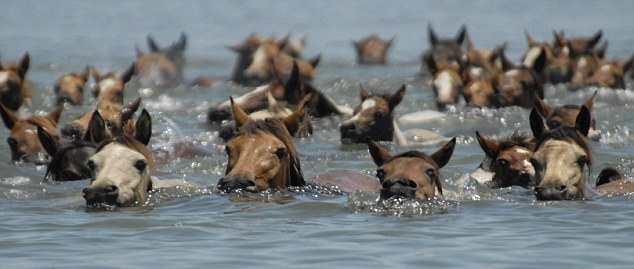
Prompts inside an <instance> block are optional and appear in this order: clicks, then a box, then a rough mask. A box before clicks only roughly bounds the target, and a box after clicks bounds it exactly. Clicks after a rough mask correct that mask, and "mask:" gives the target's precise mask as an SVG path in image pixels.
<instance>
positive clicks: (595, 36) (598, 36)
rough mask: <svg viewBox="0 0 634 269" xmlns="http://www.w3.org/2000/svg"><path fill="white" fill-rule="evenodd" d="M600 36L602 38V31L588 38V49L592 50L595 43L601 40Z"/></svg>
mask: <svg viewBox="0 0 634 269" xmlns="http://www.w3.org/2000/svg"><path fill="white" fill-rule="evenodd" d="M601 36H603V30H599V31H597V33H596V34H594V36H592V37H591V38H590V44H589V47H590V48H592V47H594V46H595V45H596V44H597V43H599V40H601Z"/></svg>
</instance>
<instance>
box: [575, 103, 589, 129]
mask: <svg viewBox="0 0 634 269" xmlns="http://www.w3.org/2000/svg"><path fill="white" fill-rule="evenodd" d="M591 125H592V116H591V115H590V110H588V108H587V107H586V106H581V110H580V111H579V114H578V115H577V119H576V120H575V129H577V131H579V132H580V133H581V134H583V135H584V136H588V131H590V126H591Z"/></svg>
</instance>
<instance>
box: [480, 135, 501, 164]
mask: <svg viewBox="0 0 634 269" xmlns="http://www.w3.org/2000/svg"><path fill="white" fill-rule="evenodd" d="M476 139H477V140H478V144H480V147H481V148H482V150H483V151H484V154H485V155H486V156H487V157H489V158H494V157H495V155H496V153H497V152H498V151H500V142H498V141H495V140H491V139H488V138H486V137H484V136H482V135H481V134H480V132H478V131H476Z"/></svg>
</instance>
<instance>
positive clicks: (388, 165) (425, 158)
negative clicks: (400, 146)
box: [367, 138, 456, 200]
mask: <svg viewBox="0 0 634 269" xmlns="http://www.w3.org/2000/svg"><path fill="white" fill-rule="evenodd" d="M367 144H368V149H369V151H370V155H372V159H373V160H374V163H375V164H376V165H377V166H378V167H379V168H378V169H377V170H376V177H377V178H379V181H380V184H381V187H380V188H381V189H380V193H381V199H389V198H391V197H403V198H410V199H419V200H429V199H434V198H435V197H436V193H437V194H439V195H442V185H441V183H440V171H439V170H440V168H442V167H444V166H445V165H446V164H447V163H448V162H449V159H450V158H451V155H452V154H453V151H454V148H455V146H456V138H453V139H451V140H450V141H449V142H447V144H445V145H444V146H443V147H442V148H440V149H439V150H437V151H436V152H434V153H433V154H431V155H427V154H425V153H423V152H420V151H416V150H411V151H407V152H403V153H400V154H398V155H394V156H392V155H391V154H390V153H389V152H387V151H386V150H385V149H383V148H382V147H381V146H380V145H379V144H377V143H376V142H374V141H373V140H372V139H369V138H368V140H367Z"/></svg>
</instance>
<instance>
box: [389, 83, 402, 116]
mask: <svg viewBox="0 0 634 269" xmlns="http://www.w3.org/2000/svg"><path fill="white" fill-rule="evenodd" d="M403 96H405V84H403V85H401V87H400V88H399V89H398V90H397V91H396V92H395V93H393V94H392V95H391V96H390V100H389V101H388V103H389V108H390V111H392V110H394V108H395V107H396V106H397V105H398V104H400V103H401V101H403Z"/></svg>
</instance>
